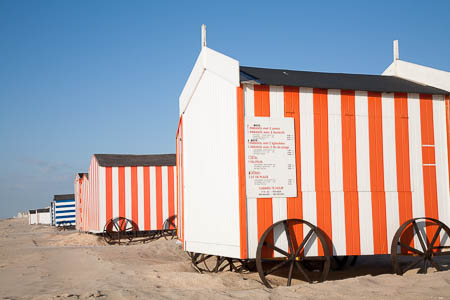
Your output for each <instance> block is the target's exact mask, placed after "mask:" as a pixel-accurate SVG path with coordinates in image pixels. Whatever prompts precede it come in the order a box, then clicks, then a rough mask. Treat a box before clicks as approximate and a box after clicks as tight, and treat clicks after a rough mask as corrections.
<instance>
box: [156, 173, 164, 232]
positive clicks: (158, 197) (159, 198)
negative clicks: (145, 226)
mask: <svg viewBox="0 0 450 300" xmlns="http://www.w3.org/2000/svg"><path fill="white" fill-rule="evenodd" d="M155 171H156V228H157V229H158V230H160V229H162V225H163V222H164V220H163V207H162V206H163V205H162V175H161V172H162V170H161V167H155Z"/></svg>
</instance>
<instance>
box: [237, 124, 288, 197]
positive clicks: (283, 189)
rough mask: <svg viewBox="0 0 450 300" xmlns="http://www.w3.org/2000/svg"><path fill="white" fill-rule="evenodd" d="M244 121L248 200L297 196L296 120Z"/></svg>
mask: <svg viewBox="0 0 450 300" xmlns="http://www.w3.org/2000/svg"><path fill="white" fill-rule="evenodd" d="M245 122H246V131H245V156H246V157H245V159H246V160H245V163H246V164H245V170H246V175H247V181H246V186H247V190H246V192H247V197H249V198H276V197H296V196H297V177H296V168H295V131H294V119H292V118H264V117H246V118H245Z"/></svg>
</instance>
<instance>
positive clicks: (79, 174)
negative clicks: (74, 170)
mask: <svg viewBox="0 0 450 300" xmlns="http://www.w3.org/2000/svg"><path fill="white" fill-rule="evenodd" d="M84 175H86V176H87V175H88V173H78V176H79V177H80V178H82V177H83V176H84Z"/></svg>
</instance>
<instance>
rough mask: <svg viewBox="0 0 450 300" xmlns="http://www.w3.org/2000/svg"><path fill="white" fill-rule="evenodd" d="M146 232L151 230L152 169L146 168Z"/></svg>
mask: <svg viewBox="0 0 450 300" xmlns="http://www.w3.org/2000/svg"><path fill="white" fill-rule="evenodd" d="M143 177H144V230H150V224H151V223H150V218H151V213H150V168H149V167H148V166H146V167H144V176H143Z"/></svg>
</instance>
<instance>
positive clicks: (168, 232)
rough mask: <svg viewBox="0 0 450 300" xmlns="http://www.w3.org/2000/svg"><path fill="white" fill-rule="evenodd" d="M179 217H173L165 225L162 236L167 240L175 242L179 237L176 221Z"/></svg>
mask: <svg viewBox="0 0 450 300" xmlns="http://www.w3.org/2000/svg"><path fill="white" fill-rule="evenodd" d="M176 218H177V216H176V215H175V216H172V217H170V218H168V219H167V220H166V221H165V222H164V224H163V230H162V233H161V235H162V236H163V237H164V238H165V239H166V240H173V239H174V238H175V237H176V236H177V227H176V225H175V220H176Z"/></svg>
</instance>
